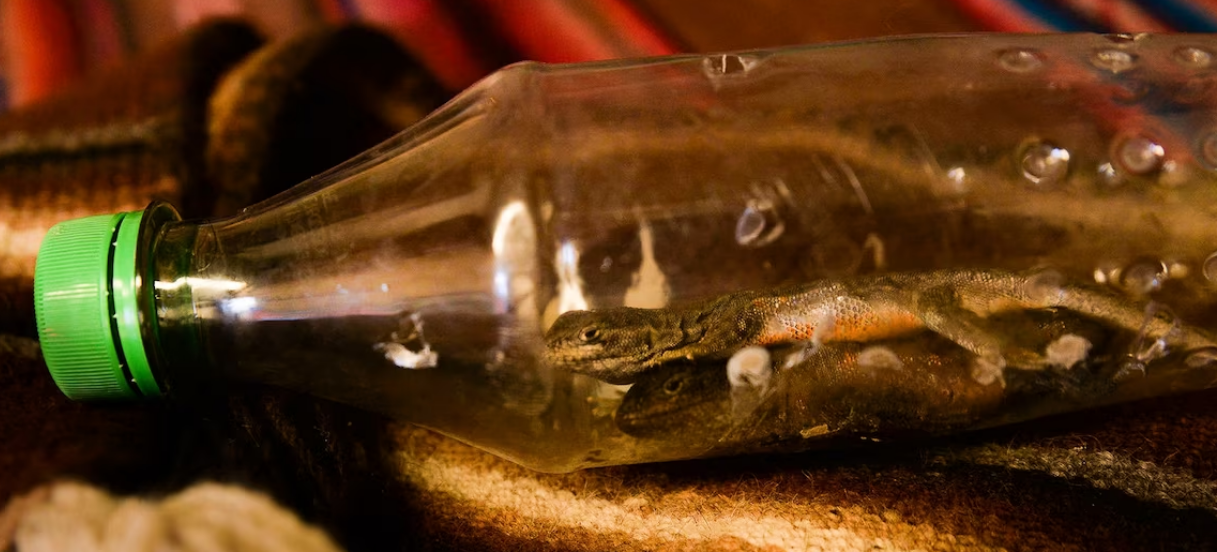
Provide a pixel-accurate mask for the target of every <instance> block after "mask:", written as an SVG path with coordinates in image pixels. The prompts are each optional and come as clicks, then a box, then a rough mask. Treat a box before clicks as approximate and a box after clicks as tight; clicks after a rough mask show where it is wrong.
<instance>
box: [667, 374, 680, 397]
mask: <svg viewBox="0 0 1217 552" xmlns="http://www.w3.org/2000/svg"><path fill="white" fill-rule="evenodd" d="M684 386H685V378H684V377H675V378H672V379H670V380H668V381H665V382H663V392H664V393H667V394H669V395H675V394H677V393H679V392H680V390H681V388H683V387H684Z"/></svg>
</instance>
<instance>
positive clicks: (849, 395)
mask: <svg viewBox="0 0 1217 552" xmlns="http://www.w3.org/2000/svg"><path fill="white" fill-rule="evenodd" d="M993 322H994V323H995V324H996V325H997V326H999V327H1001V328H1002V329H1003V330H1004V332H1005V334H1006V335H1007V336H1008V337H1009V338H1010V339H1011V340H1012V341H1014V342H1016V343H1017V344H1018V345H1019V348H1020V349H1021V350H1025V351H1027V352H1030V351H1039V350H1043V351H1046V352H1047V356H1050V357H1053V356H1054V355H1053V354H1052V353H1051V352H1050V351H1052V350H1053V348H1054V347H1057V346H1060V345H1061V344H1064V343H1077V342H1081V343H1084V344H1085V346H1084V347H1082V348H1081V349H1080V350H1077V351H1075V352H1074V353H1071V354H1067V355H1059V354H1058V355H1055V356H1054V358H1053V360H1052V361H1050V362H1049V365H1047V366H1045V365H1042V364H1040V363H1039V361H1038V360H1037V359H1036V358H1034V357H1032V356H1028V355H1022V356H1018V357H1012V358H1011V364H1010V366H1009V368H1010V371H1009V375H1010V377H1011V378H1012V379H1010V382H1009V385H1007V386H1002V387H999V386H990V385H985V384H984V383H982V382H981V381H979V380H978V378H977V374H975V373H973V372H972V367H971V366H970V364H971V358H972V353H971V352H970V351H968V350H966V349H964V348H962V347H959V346H957V345H955V344H954V343H952V342H950V341H949V340H946V339H944V338H943V337H942V336H940V335H936V334H934V333H932V332H920V333H917V334H914V335H912V336H907V337H902V338H897V339H889V340H883V341H881V342H877V343H860V342H832V343H827V344H825V345H824V346H823V348H822V349H821V351H820V352H819V353H818V354H816V355H813V356H809V357H805V358H802V359H801V360H799V361H798V362H797V363H795V364H794V365H792V366H790V368H789V369H785V370H781V371H779V372H778V373H775V374H773V376H772V377H774V378H777V379H778V381H779V383H766V384H765V385H761V386H756V385H748V384H744V385H741V384H739V383H732V382H731V378H730V376H729V374H730V369H729V368H728V367H727V366H726V365H724V363H723V362H721V361H720V362H713V363H709V364H710V367H707V366H699V365H695V364H693V363H689V362H679V361H678V362H673V363H670V364H668V365H665V366H662V367H658V368H656V369H655V370H652V371H649V372H646V373H644V374H641V375H640V376H639V378H638V380H637V381H636V382H635V383H634V384H633V386H631V387H630V389H629V391H627V392H626V395H625V398H624V399H623V400H622V403H621V405H620V406H619V407H618V408H617V411H616V412H615V414H614V420H615V422H616V425H617V427H618V429H620V430H621V431H622V432H623V433H625V434H627V435H630V436H633V437H638V438H660V439H665V440H671V439H680V440H683V441H684V442H688V443H702V442H705V441H707V440H709V441H714V442H719V441H722V440H725V441H723V442H731V443H734V444H739V443H743V444H745V445H747V444H749V443H751V444H758V443H761V442H763V441H766V440H771V439H773V438H778V439H784V438H793V439H795V440H796V441H798V442H803V441H806V440H808V439H809V438H811V437H817V438H819V437H823V438H830V437H833V436H840V434H842V433H845V434H849V435H847V437H848V440H856V439H857V436H856V435H855V434H856V433H865V434H875V433H876V432H877V433H878V434H884V435H889V434H897V433H909V432H912V433H927V434H940V433H945V432H951V431H955V430H960V429H965V428H968V427H974V426H976V427H979V426H987V425H991V424H992V423H993V422H1000V423H1009V422H1011V421H1018V420H1022V419H1027V418H1029V417H1034V416H1038V415H1044V414H1050V413H1053V412H1055V410H1054V409H1057V408H1059V405H1060V404H1065V405H1069V406H1068V408H1070V409H1072V408H1076V407H1077V406H1079V405H1086V404H1097V403H1100V402H1102V400H1103V399H1104V398H1105V397H1108V396H1110V394H1111V393H1112V392H1113V391H1114V390H1115V388H1116V386H1117V385H1118V384H1117V383H1116V381H1115V380H1114V379H1113V377H1112V376H1113V374H1114V373H1115V370H1114V367H1112V366H1110V365H1109V364H1110V363H1112V361H1116V362H1118V356H1117V355H1115V354H1113V353H1114V351H1116V350H1118V349H1119V348H1120V345H1122V344H1124V343H1125V342H1126V341H1127V340H1128V337H1129V336H1130V335H1131V333H1130V332H1119V331H1112V329H1111V328H1109V327H1107V326H1105V325H1103V324H1101V323H1099V322H1097V321H1095V320H1091V319H1087V318H1085V317H1082V316H1078V315H1075V314H1073V313H1070V312H1068V311H1064V310H1060V311H1030V312H1014V313H1002V314H998V315H996V316H995V317H994V320H993ZM785 352H786V353H788V354H789V353H790V350H789V348H786V351H785ZM779 354H781V353H779ZM795 354H797V353H795ZM727 364H728V365H729V363H727ZM770 366H772V363H771V364H770ZM765 370H766V371H771V370H772V369H771V368H769V367H766V368H765ZM740 394H743V395H744V396H745V397H746V398H747V399H748V404H749V405H751V406H752V408H748V409H745V410H742V411H741V410H740V409H738V408H736V407H735V406H736V404H737V403H739V402H740V401H739V399H740V397H739V396H740ZM756 394H761V395H763V396H762V397H759V398H760V399H762V400H756V399H757V397H752V395H756Z"/></svg>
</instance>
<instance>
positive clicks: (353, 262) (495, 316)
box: [151, 35, 1217, 471]
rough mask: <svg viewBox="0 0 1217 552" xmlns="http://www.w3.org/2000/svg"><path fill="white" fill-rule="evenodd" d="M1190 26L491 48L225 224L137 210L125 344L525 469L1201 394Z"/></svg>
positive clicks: (1213, 246) (1209, 80)
mask: <svg viewBox="0 0 1217 552" xmlns="http://www.w3.org/2000/svg"><path fill="white" fill-rule="evenodd" d="M1214 52H1217V39H1213V38H1210V37H1202V36H1144V35H1138V36H1111V37H1104V36H1094V35H1076V36H967V37H937V38H913V39H902V40H888V41H876V42H863V43H854V44H845V45H838V46H830V47H810V48H795V49H786V50H774V51H759V52H746V53H736V54H722V55H712V56H682V57H673V58H659V59H654V60H643V61H636V62H628V61H627V62H613V63H601V64H590V65H572V66H546V65H540V64H524V65H517V66H513V67H510V68H508V69H505V70H503V71H501V72H499V73H497V74H495V75H493V76H492V77H490V78H488V79H487V80H485V81H483V82H482V83H480V84H479V85H477V86H475V87H474V88H472V89H471V90H469V91H468V92H466V93H465V94H463V95H462V96H460V97H459V98H458V99H456V100H455V101H453V102H452V103H450V104H449V105H448V106H446V107H445V108H443V109H442V110H440V111H439V112H437V113H436V114H435V115H433V116H432V117H431V118H429V119H428V120H426V121H425V122H423V123H422V124H420V125H419V126H417V127H415V128H413V129H411V130H409V131H407V132H406V133H404V134H402V135H401V136H399V137H397V138H396V139H394V140H392V141H391V142H389V143H387V144H385V145H382V146H380V147H378V148H376V149H375V150H373V151H371V152H369V153H367V154H365V155H363V156H361V157H360V158H357V159H355V160H353V161H351V162H349V163H348V164H346V165H344V166H343V167H340V168H339V169H337V170H335V171H332V172H330V173H328V174H325V175H322V176H320V177H318V178H315V179H313V180H311V181H309V182H307V183H305V184H302V185H301V186H299V187H297V188H296V189H294V190H292V191H290V192H288V193H286V194H284V195H282V196H280V197H277V198H273V199H271V200H270V201H268V202H267V203H265V204H262V205H259V206H256V207H254V208H251V209H249V210H247V211H246V212H245V213H243V214H242V215H240V216H238V217H235V218H233V219H229V220H223V221H218V222H214V223H209V224H201V225H196V224H190V223H170V224H167V225H165V226H164V227H163V228H162V229H161V230H160V232H159V233H158V234H157V235H156V236H155V237H154V239H153V242H154V243H153V244H152V247H153V251H154V254H153V256H152V261H151V265H152V266H153V267H154V268H153V270H154V273H153V275H152V280H154V287H155V293H156V301H155V305H156V309H157V310H156V316H155V318H156V321H157V324H158V329H157V332H156V335H157V336H158V338H157V339H158V340H159V343H160V345H159V347H158V349H157V353H156V355H157V356H158V358H159V359H160V363H161V364H164V365H166V366H179V367H197V368H199V369H200V370H199V371H202V370H208V371H218V372H222V373H223V374H225V375H228V376H231V377H237V378H243V379H249V380H255V381H261V382H269V383H275V384H279V385H285V386H289V387H294V388H298V389H304V390H307V391H309V392H312V393H315V394H318V395H321V396H324V397H328V398H331V399H335V400H339V401H343V402H348V403H353V404H357V405H360V406H363V407H366V408H370V409H374V410H377V411H381V412H385V413H387V414H390V415H393V416H397V417H400V418H403V419H405V420H409V421H412V422H415V423H418V424H421V425H424V426H427V427H430V428H434V429H436V430H438V431H441V432H443V433H446V434H448V435H451V436H454V437H456V438H458V439H461V440H463V441H465V442H468V443H471V444H473V445H476V446H478V447H481V448H483V449H486V450H489V451H491V452H494V453H496V454H499V455H502V456H504V457H507V458H510V459H513V460H515V461H518V462H520V463H522V464H524V465H527V466H529V467H532V468H535V469H539V470H545V471H567V470H572V469H577V468H582V467H589V466H597V465H607V464H619V463H634V462H648V461H659V460H671V459H679V458H691V457H698V456H704V455H712V454H725V453H742V452H750V451H761V450H766V451H768V450H801V449H807V448H814V447H819V446H835V445H839V444H841V443H849V444H863V443H869V442H873V441H883V440H889V439H893V438H901V437H915V436H918V435H940V434H946V433H954V432H960V431H966V430H969V429H975V428H980V427H988V426H993V425H999V424H1004V423H1009V422H1014V421H1020V420H1026V419H1031V418H1035V417H1039V416H1044V415H1048V414H1053V413H1058V412H1064V411H1069V410H1076V409H1080V408H1086V407H1090V406H1095V405H1100V404H1107V403H1111V402H1115V401H1123V400H1132V399H1137V398H1141V397H1146V396H1154V395H1161V394H1165V393H1173V392H1183V391H1188V390H1194V389H1201V388H1205V387H1208V386H1209V385H1211V383H1212V382H1213V381H1214V378H1217V369H1215V368H1214V361H1215V360H1217V354H1214V349H1212V346H1213V345H1215V343H1214V342H1213V341H1211V338H1210V336H1211V335H1213V334H1212V333H1210V332H1212V331H1213V330H1214V329H1217V326H1215V321H1214V313H1215V312H1217V311H1215V310H1214V308H1213V307H1214V298H1215V294H1214V291H1215V289H1217V288H1215V286H1217V284H1215V283H1214V282H1215V281H1217V257H1214V256H1213V254H1214V251H1217V240H1215V239H1214V237H1215V236H1217V225H1215V224H1214V223H1215V222H1217V212H1215V211H1217V174H1215V173H1214V169H1215V168H1217V121H1215V119H1217V110H1215V109H1214V107H1215V105H1214V104H1217V88H1215V87H1217V72H1215V71H1214V68H1213V66H1212V61H1213V55H1214ZM555 321H556V322H555ZM181 370H184V368H182V369H179V371H181Z"/></svg>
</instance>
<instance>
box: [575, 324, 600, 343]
mask: <svg viewBox="0 0 1217 552" xmlns="http://www.w3.org/2000/svg"><path fill="white" fill-rule="evenodd" d="M599 338H600V328H597V327H595V326H588V327H586V328H583V331H581V332H579V340H580V341H582V342H584V343H591V342H593V341H596V340H597V339H599Z"/></svg>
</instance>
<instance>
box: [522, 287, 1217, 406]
mask: <svg viewBox="0 0 1217 552" xmlns="http://www.w3.org/2000/svg"><path fill="white" fill-rule="evenodd" d="M1045 308H1064V309H1068V310H1071V311H1074V312H1076V313H1078V314H1081V315H1084V316H1088V317H1091V318H1094V319H1096V320H1099V321H1102V322H1105V323H1108V324H1110V325H1113V326H1115V327H1117V328H1121V329H1124V330H1128V331H1133V332H1142V333H1143V334H1144V335H1148V336H1152V338H1153V339H1154V342H1155V343H1158V344H1160V347H1159V349H1162V348H1166V347H1184V348H1186V349H1199V348H1217V340H1215V339H1214V338H1213V337H1211V336H1210V335H1208V334H1207V333H1206V332H1203V331H1201V330H1199V329H1196V328H1189V327H1184V326H1179V325H1177V323H1176V322H1175V321H1174V320H1173V319H1172V318H1171V317H1169V316H1166V315H1164V314H1163V313H1162V312H1155V313H1153V314H1147V313H1146V311H1145V310H1143V309H1142V308H1140V307H1139V306H1138V305H1137V304H1136V303H1135V302H1134V301H1132V300H1131V299H1129V298H1127V297H1124V296H1120V295H1118V294H1116V293H1115V292H1114V291H1110V290H1108V289H1105V288H1100V287H1096V286H1088V285H1081V284H1068V283H1065V282H1063V280H1062V278H1061V276H1060V275H1059V274H1058V273H1056V272H1054V271H1050V270H1037V271H1026V272H1007V271H1001V270H963V269H961V270H937V271H926V272H907V273H890V274H879V275H870V276H863V277H857V278H850V279H839V280H823V281H815V282H810V283H804V284H795V285H787V286H781V287H777V288H772V289H762V290H747V291H742V292H737V293H729V294H725V295H720V296H717V297H712V298H709V299H706V300H702V301H698V302H694V303H691V304H688V305H685V306H677V307H668V308H658V309H640V308H632V307H615V308H606V309H593V310H578V311H570V312H566V313H563V314H562V315H560V316H559V317H558V318H557V319H556V320H555V321H554V322H553V324H552V325H551V326H550V328H549V330H548V331H546V334H545V346H546V349H545V357H546V359H547V361H548V362H549V363H550V364H551V365H553V366H556V367H559V368H563V369H567V370H570V371H573V372H576V373H583V374H586V375H589V376H592V377H595V378H598V379H600V380H602V381H605V382H608V383H613V384H628V383H631V382H633V381H634V380H635V379H637V377H638V376H639V375H640V374H641V373H643V372H645V371H647V370H650V369H653V368H654V367H656V366H659V365H661V364H664V363H666V362H670V361H673V360H677V359H689V360H697V359H721V358H726V357H728V356H730V355H731V354H732V353H734V352H735V351H737V350H739V349H740V348H742V347H746V346H751V345H760V346H771V345H779V344H787V343H807V344H809V345H810V351H811V352H814V351H815V350H816V349H817V348H818V347H819V346H820V345H822V344H823V343H825V342H830V341H855V342H869V341H874V340H880V339H886V338H892V337H898V336H903V335H908V334H911V333H913V332H916V331H920V330H923V329H924V330H930V331H933V332H935V333H937V334H939V335H941V336H943V337H945V338H947V339H949V340H950V341H953V342H954V343H956V344H958V345H959V346H961V347H963V348H964V349H965V350H967V351H970V352H971V353H973V354H974V355H975V356H976V360H977V362H983V363H987V364H988V365H990V366H991V367H992V368H993V369H1000V368H1002V367H1004V366H1005V365H1006V359H1005V357H1004V355H1003V342H1002V339H1001V337H1000V335H999V333H998V332H995V331H993V329H991V328H989V327H987V325H986V323H985V319H986V317H988V316H991V315H994V314H997V313H1002V312H1010V311H1020V310H1031V309H1045Z"/></svg>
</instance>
